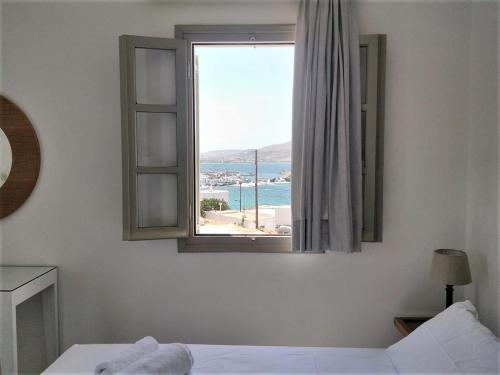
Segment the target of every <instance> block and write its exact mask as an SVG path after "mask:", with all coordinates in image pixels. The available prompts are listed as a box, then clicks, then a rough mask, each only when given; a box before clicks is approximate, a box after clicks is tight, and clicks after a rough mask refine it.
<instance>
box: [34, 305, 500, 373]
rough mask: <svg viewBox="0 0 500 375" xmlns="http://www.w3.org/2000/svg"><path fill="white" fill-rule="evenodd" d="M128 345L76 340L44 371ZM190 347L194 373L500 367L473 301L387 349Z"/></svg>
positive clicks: (88, 366) (74, 365) (74, 369)
mask: <svg viewBox="0 0 500 375" xmlns="http://www.w3.org/2000/svg"><path fill="white" fill-rule="evenodd" d="M130 345H132V344H94V345H73V346H72V347H70V348H69V349H68V350H67V351H66V352H65V353H64V354H63V355H62V356H61V357H59V359H57V360H56V361H55V362H54V363H53V364H52V365H51V366H50V367H49V368H47V369H46V370H45V372H44V373H43V374H45V375H55V374H93V373H94V369H95V368H96V365H97V364H99V363H101V362H103V361H107V360H109V359H112V358H113V357H115V356H116V355H117V354H118V353H121V352H123V351H124V350H125V349H127V348H128V346H130ZM156 345H157V344H156ZM160 348H161V345H160ZM188 348H189V350H190V351H191V354H192V358H194V366H193V367H192V369H191V373H190V374H192V375H196V374H278V373H279V374H335V373H336V374H339V373H344V374H346V373H349V374H362V373H370V374H378V373H380V374H398V373H419V374H430V373H434V374H443V373H453V374H469V373H476V374H477V373H480V374H499V373H500V371H499V369H500V367H499V366H500V341H499V340H498V338H497V337H496V336H495V335H494V334H493V333H492V332H491V331H490V330H489V329H488V328H486V327H485V326H483V325H482V324H481V323H480V322H479V320H478V315H477V311H476V309H475V308H474V306H473V305H472V304H471V303H470V302H469V301H465V302H458V303H456V304H454V305H452V306H451V307H449V308H448V309H446V310H445V311H443V312H442V313H440V314H438V315H436V316H435V317H434V318H433V319H431V320H429V321H427V322H426V323H424V324H422V325H421V326H420V327H418V328H417V329H416V330H415V331H413V332H412V333H411V334H410V335H409V336H407V337H405V338H403V339H402V340H401V341H399V342H397V343H396V344H394V345H391V346H390V347H388V348H387V349H373V348H372V349H363V348H317V347H316V348H314V347H284V346H281V347H277V346H229V345H188ZM190 363H192V360H191V361H190Z"/></svg>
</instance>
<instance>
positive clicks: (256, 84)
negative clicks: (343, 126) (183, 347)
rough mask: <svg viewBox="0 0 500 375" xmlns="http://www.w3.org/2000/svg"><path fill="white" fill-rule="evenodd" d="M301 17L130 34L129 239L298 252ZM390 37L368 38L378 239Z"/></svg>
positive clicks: (370, 212)
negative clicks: (295, 188) (295, 163)
mask: <svg viewBox="0 0 500 375" xmlns="http://www.w3.org/2000/svg"><path fill="white" fill-rule="evenodd" d="M293 42H294V26H293V25H258V26H253V25H248V26H177V27H176V39H175V40H172V39H162V38H148V37H134V36H122V37H120V54H121V60H120V61H121V84H122V87H121V91H122V124H123V125H122V133H123V171H124V173H123V185H124V188H123V198H124V238H125V239H132V240H134V239H154V238H179V249H180V251H260V252H276V251H291V239H290V235H291V209H290V205H291V202H290V199H291V189H290V188H291V184H290V181H291V178H293V171H292V169H293V168H292V165H291V146H290V145H291V127H292V124H291V118H292V110H291V109H292V108H291V106H292V89H293V51H294V43H293ZM384 42H385V40H384V38H383V37H382V36H379V35H370V36H363V37H361V40H360V55H361V81H362V100H363V103H362V104H363V106H362V112H363V113H362V115H363V116H362V121H363V123H362V126H363V146H364V147H363V184H364V188H363V194H364V210H365V217H364V223H363V224H364V228H363V230H364V232H363V233H364V235H363V239H364V240H365V241H379V240H380V239H381V236H380V233H381V226H380V214H381V168H380V167H381V160H382V158H381V142H382V130H381V128H382V127H381V124H382V122H383V111H382V110H381V108H382V107H383V79H384V77H383V73H384V71H383V68H384V61H383V57H384V46H385V43H384Z"/></svg>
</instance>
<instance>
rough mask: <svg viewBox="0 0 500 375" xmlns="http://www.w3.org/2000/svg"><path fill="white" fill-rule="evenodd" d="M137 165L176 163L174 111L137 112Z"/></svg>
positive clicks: (151, 165) (167, 165) (169, 164)
mask: <svg viewBox="0 0 500 375" xmlns="http://www.w3.org/2000/svg"><path fill="white" fill-rule="evenodd" d="M137 165H138V166H141V167H171V166H175V165H177V142H176V115H175V114H174V113H147V112H138V113H137Z"/></svg>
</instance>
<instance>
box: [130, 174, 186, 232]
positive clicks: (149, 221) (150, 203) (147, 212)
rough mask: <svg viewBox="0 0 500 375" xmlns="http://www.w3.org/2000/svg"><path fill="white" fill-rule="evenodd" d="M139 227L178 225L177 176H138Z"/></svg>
mask: <svg viewBox="0 0 500 375" xmlns="http://www.w3.org/2000/svg"><path fill="white" fill-rule="evenodd" d="M137 197H138V202H137V204H138V210H137V212H138V216H139V217H138V221H139V227H141V228H145V227H164V226H165V227H171V226H176V225H177V176H176V175H173V174H140V175H138V176H137Z"/></svg>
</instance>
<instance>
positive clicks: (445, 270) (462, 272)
mask: <svg viewBox="0 0 500 375" xmlns="http://www.w3.org/2000/svg"><path fill="white" fill-rule="evenodd" d="M431 279H432V281H434V282H436V283H439V284H444V285H446V307H449V306H451V305H452V304H453V285H466V284H470V283H471V281H472V279H471V275H470V268H469V260H468V258H467V253H466V252H465V251H461V250H452V249H438V250H434V255H433V257H432V270H431Z"/></svg>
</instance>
